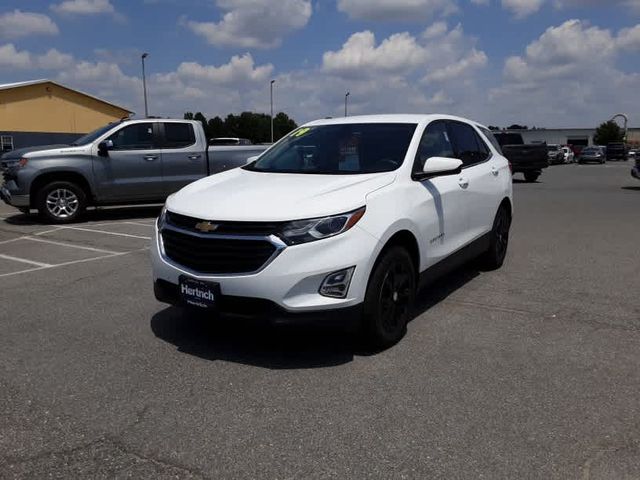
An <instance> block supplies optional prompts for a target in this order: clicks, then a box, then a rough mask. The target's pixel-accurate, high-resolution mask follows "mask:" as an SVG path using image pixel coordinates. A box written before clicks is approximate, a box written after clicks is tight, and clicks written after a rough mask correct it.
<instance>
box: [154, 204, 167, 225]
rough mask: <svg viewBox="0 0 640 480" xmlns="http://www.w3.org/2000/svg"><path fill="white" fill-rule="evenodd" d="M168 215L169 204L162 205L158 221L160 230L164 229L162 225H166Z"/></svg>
mask: <svg viewBox="0 0 640 480" xmlns="http://www.w3.org/2000/svg"><path fill="white" fill-rule="evenodd" d="M166 217H167V205H166V204H165V206H164V207H162V211H161V212H160V215H159V216H158V220H157V222H156V225H157V227H158V230H160V229H162V227H163V226H164V221H165V219H166Z"/></svg>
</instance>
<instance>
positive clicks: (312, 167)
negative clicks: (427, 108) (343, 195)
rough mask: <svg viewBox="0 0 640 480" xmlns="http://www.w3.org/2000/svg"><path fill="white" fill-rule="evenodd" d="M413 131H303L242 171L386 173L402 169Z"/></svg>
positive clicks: (366, 127)
mask: <svg viewBox="0 0 640 480" xmlns="http://www.w3.org/2000/svg"><path fill="white" fill-rule="evenodd" d="M415 129H416V124H413V123H411V124H408V123H407V124H405V123H363V124H358V123H355V124H340V125H320V126H315V127H303V128H299V129H298V130H295V131H294V132H292V133H291V134H290V135H289V136H287V137H286V138H284V139H283V140H281V141H280V142H278V144H277V145H276V146H274V147H273V148H272V149H271V150H269V151H268V152H266V153H265V154H264V155H263V156H262V157H261V158H260V159H258V160H257V161H256V162H254V163H251V164H249V165H247V166H246V167H244V168H245V169H247V170H252V171H257V172H274V173H310V174H327V175H340V174H359V173H377V172H390V171H392V170H395V169H397V168H398V167H400V165H402V162H403V161H404V157H405V155H406V153H407V149H408V148H409V143H410V142H411V138H412V137H413V133H414V131H415Z"/></svg>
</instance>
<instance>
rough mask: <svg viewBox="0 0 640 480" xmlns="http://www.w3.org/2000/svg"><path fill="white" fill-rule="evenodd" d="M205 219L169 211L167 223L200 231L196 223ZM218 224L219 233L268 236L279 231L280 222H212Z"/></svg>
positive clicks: (216, 231) (217, 230)
mask: <svg viewBox="0 0 640 480" xmlns="http://www.w3.org/2000/svg"><path fill="white" fill-rule="evenodd" d="M202 221H203V220H201V219H198V218H193V217H187V216H186V215H179V214H177V213H173V212H167V223H169V224H171V225H174V226H176V227H178V228H181V229H183V230H189V231H192V232H198V230H197V229H196V225H197V224H198V223H200V222H202ZM211 223H215V224H216V225H217V228H216V230H215V233H216V234H218V235H247V236H260V237H268V236H269V235H273V234H275V233H277V232H278V230H279V229H280V226H281V225H282V223H280V222H217V221H216V222H211Z"/></svg>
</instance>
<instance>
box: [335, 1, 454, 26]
mask: <svg viewBox="0 0 640 480" xmlns="http://www.w3.org/2000/svg"><path fill="white" fill-rule="evenodd" d="M457 9H458V7H457V3H456V2H455V0H338V10H340V11H341V12H344V13H346V14H347V15H348V16H349V17H350V18H353V19H357V20H377V21H384V20H392V21H394V20H408V21H422V20H425V19H427V18H430V17H433V16H437V15H449V14H451V13H454V12H455V11H457Z"/></svg>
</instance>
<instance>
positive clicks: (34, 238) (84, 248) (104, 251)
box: [23, 237, 123, 255]
mask: <svg viewBox="0 0 640 480" xmlns="http://www.w3.org/2000/svg"><path fill="white" fill-rule="evenodd" d="M23 239H24V240H30V241H32V242H41V243H50V244H51V245H59V246H61V247H69V248H79V249H80V250H89V251H91V252H98V253H107V254H109V255H118V254H120V253H123V252H114V251H112V250H104V249H102V248H94V247H85V246H82V245H74V244H72V243H65V242H54V241H53V240H45V239H44V238H36V237H23Z"/></svg>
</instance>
